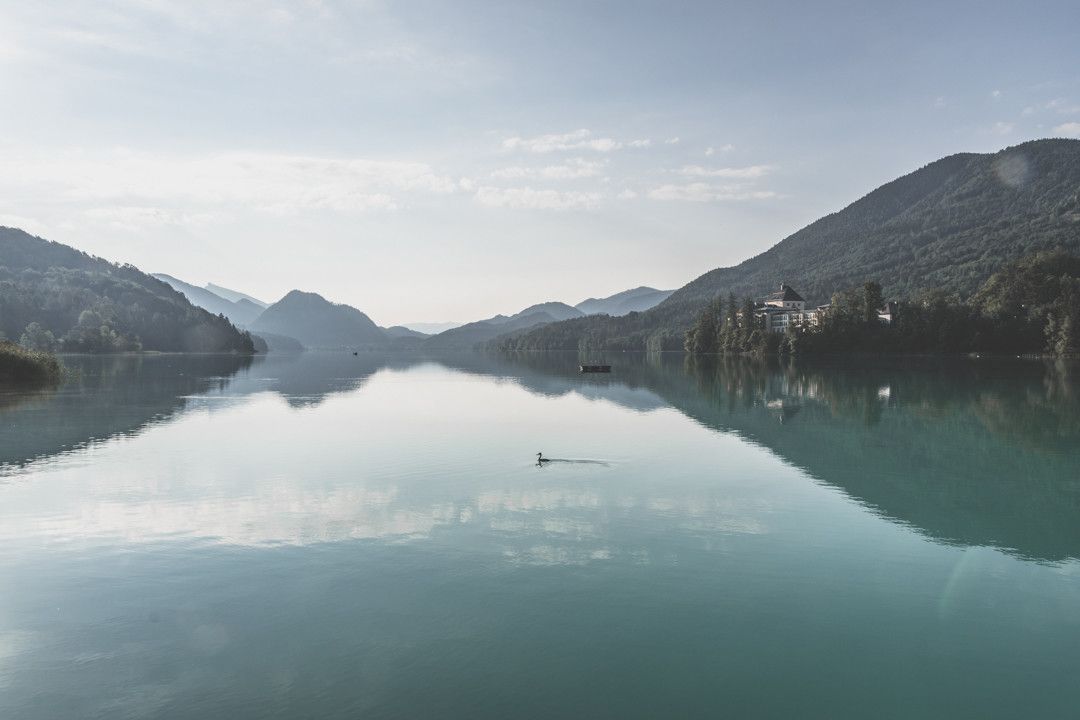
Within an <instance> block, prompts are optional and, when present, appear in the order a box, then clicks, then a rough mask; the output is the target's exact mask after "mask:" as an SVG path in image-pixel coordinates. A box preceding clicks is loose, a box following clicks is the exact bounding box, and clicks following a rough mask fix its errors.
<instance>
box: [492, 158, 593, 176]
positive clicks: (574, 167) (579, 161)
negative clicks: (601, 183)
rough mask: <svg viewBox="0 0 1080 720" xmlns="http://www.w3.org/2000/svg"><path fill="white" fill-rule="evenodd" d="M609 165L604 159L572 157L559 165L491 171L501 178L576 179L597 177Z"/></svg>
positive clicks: (513, 167)
mask: <svg viewBox="0 0 1080 720" xmlns="http://www.w3.org/2000/svg"><path fill="white" fill-rule="evenodd" d="M606 165H607V163H606V162H603V161H595V160H586V159H584V158H572V159H569V160H567V161H566V162H563V163H560V164H558V165H547V166H545V167H538V168H527V167H520V166H510V167H505V168H499V169H498V170H494V171H492V172H491V177H493V178H496V179H500V180H518V179H521V178H527V177H539V178H544V179H545V180H575V179H580V178H590V177H596V176H597V175H599V174H600V173H601V171H602V170H603V169H604V167H605V166H606Z"/></svg>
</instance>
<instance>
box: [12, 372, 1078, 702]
mask: <svg viewBox="0 0 1080 720" xmlns="http://www.w3.org/2000/svg"><path fill="white" fill-rule="evenodd" d="M609 361H611V362H613V364H614V368H613V370H614V371H613V373H612V374H611V375H592V376H583V375H580V374H578V373H577V371H576V370H577V367H576V366H577V359H576V358H573V357H527V358H523V359H520V360H517V361H511V360H504V359H497V358H490V357H482V356H478V355H477V356H470V355H464V356H458V357H451V358H438V359H424V360H421V359H418V358H412V357H408V356H396V357H395V356H388V357H382V356H375V355H359V356H353V355H351V354H306V355H300V356H293V357H290V356H270V357H268V358H259V359H256V360H254V361H251V360H245V359H240V358H229V357H180V356H158V357H154V356H147V357H114V358H67V363H68V364H69V365H73V366H78V367H81V369H82V372H81V376H80V377H79V378H78V379H76V380H73V381H71V382H69V383H68V384H67V385H65V386H64V387H62V388H60V389H59V390H56V391H52V392H45V393H38V394H17V393H11V392H9V393H4V394H0V433H2V434H0V717H3V718H13V719H18V720H37V719H38V718H41V719H48V720H55V719H64V718H80V719H81V718H110V719H112V718H218V717H220V718H229V719H230V720H238V719H241V718H278V717H279V718H459V717H460V718H552V717H559V718H605V717H607V718H667V717H672V718H674V717H679V718H696V717H709V718H715V717H731V718H967V717H971V718H1018V717H1026V718H1036V717H1038V718H1072V717H1077V713H1078V712H1080V710H1078V708H1080V674H1078V668H1080V368H1077V367H1075V366H1072V365H1067V364H1049V363H1040V362H1020V361H1015V362H1001V361H985V360H983V361H970V362H968V361H954V362H948V363H946V362H931V361H919V362H908V363H906V364H899V363H889V362H880V361H867V362H866V363H864V364H862V365H854V364H850V365H845V366H841V365H829V364H816V365H815V364H807V363H799V364H783V365H772V366H764V365H760V364H755V363H751V362H727V363H715V362H714V363H697V364H694V363H688V362H687V361H685V360H684V359H683V358H681V357H663V358H646V357H638V356H628V355H627V356H623V355H618V356H615V358H613V359H612V358H609ZM538 451H543V453H544V455H545V456H546V457H550V458H555V459H556V461H555V462H551V463H548V464H545V465H544V466H537V465H536V464H535V455H536V453H537V452H538ZM569 461H574V462H569Z"/></svg>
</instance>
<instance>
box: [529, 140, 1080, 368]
mask: <svg viewBox="0 0 1080 720" xmlns="http://www.w3.org/2000/svg"><path fill="white" fill-rule="evenodd" d="M1051 248H1063V249H1065V250H1068V251H1070V252H1073V253H1076V252H1078V251H1080V140H1064V139H1056V140H1036V141H1032V142H1028V143H1024V144H1022V145H1017V146H1015V147H1011V148H1007V149H1005V150H1002V151H1000V152H997V153H993V154H971V153H965V154H959V155H951V156H949V157H946V158H943V159H941V160H938V161H936V162H933V163H931V164H929V165H927V166H926V167H923V168H921V169H919V170H916V171H915V172H913V173H911V174H909V175H905V176H904V177H901V178H899V179H897V180H894V181H892V182H890V183H888V184H886V185H883V186H882V187H880V188H878V189H877V190H874V191H873V192H871V193H870V194H868V195H866V196H865V197H863V198H861V199H860V200H857V201H856V202H854V203H852V204H851V205H849V206H847V207H846V208H844V209H843V210H841V211H839V212H836V213H833V214H831V215H827V216H825V217H823V218H821V219H820V220H817V221H816V222H814V223H811V224H810V225H808V226H806V227H805V228H803V229H802V230H799V231H798V232H796V233H794V234H793V235H790V236H789V237H787V238H785V239H784V240H782V241H780V242H779V243H777V244H776V245H775V246H773V247H772V248H770V249H769V250H767V251H766V252H764V253H762V254H760V255H758V256H756V257H753V258H750V259H749V260H746V261H745V262H743V263H740V264H739V265H736V266H734V267H728V268H718V269H716V270H713V271H711V272H708V273H706V274H704V275H702V276H701V277H699V278H697V279H696V280H694V281H693V282H691V283H689V284H688V285H686V286H684V287H682V288H680V289H679V290H677V291H676V292H675V293H674V294H672V295H671V297H669V298H668V299H667V300H665V301H664V302H662V303H661V304H660V305H658V306H656V307H655V308H653V309H651V310H649V311H647V312H644V313H632V314H630V315H628V316H626V317H623V318H604V317H600V318H580V319H576V320H570V321H567V322H563V323H555V324H552V325H548V326H545V327H542V328H538V329H536V330H533V331H531V332H529V333H527V334H526V335H524V336H522V337H519V338H516V339H515V341H514V346H515V348H517V349H542V348H548V349H555V348H559V349H570V348H576V347H578V345H579V344H580V343H581V341H583V340H584V342H585V343H586V344H593V345H595V344H602V345H604V346H607V347H625V348H638V349H640V348H645V347H646V346H648V345H651V346H653V347H657V346H659V345H660V344H661V343H664V344H665V346H671V347H678V346H679V343H680V342H681V338H682V334H683V331H685V329H686V328H687V327H689V325H690V324H691V323H692V322H693V319H694V317H695V316H696V315H697V313H698V312H699V311H700V309H701V308H702V307H703V306H704V305H705V304H706V303H707V302H708V301H709V300H710V299H711V298H713V297H715V296H716V295H718V294H720V295H724V296H726V295H727V294H728V293H735V295H736V296H737V297H740V298H741V297H744V296H755V297H756V296H760V295H763V294H765V293H767V292H768V291H771V290H774V289H775V288H776V287H777V286H779V284H780V283H781V282H786V283H787V284H789V285H791V286H793V287H794V288H795V289H796V290H798V291H799V292H800V293H801V294H802V295H803V296H804V297H805V298H806V300H807V301H808V303H810V304H817V303H823V302H827V301H828V300H829V298H830V296H831V295H832V293H833V292H835V291H838V290H842V289H845V288H848V287H852V286H854V285H858V284H861V283H862V282H863V281H865V280H868V279H873V280H877V281H878V282H880V283H881V285H882V288H883V291H884V294H885V297H886V298H888V299H894V298H895V299H902V298H911V297H913V296H915V295H917V294H919V292H920V291H923V290H929V289H935V290H943V291H945V292H946V293H955V294H957V295H959V296H961V297H967V296H968V295H970V294H971V293H973V292H974V291H975V290H976V289H977V288H978V287H979V286H980V285H981V284H982V282H983V281H985V280H986V279H987V278H988V277H989V276H990V275H991V274H992V273H993V272H994V271H995V270H997V269H998V268H1000V267H1001V266H1003V265H1004V264H1005V263H1007V262H1009V261H1011V260H1015V259H1017V258H1020V257H1022V256H1025V255H1029V254H1031V253H1033V252H1035V251H1038V250H1046V249H1051Z"/></svg>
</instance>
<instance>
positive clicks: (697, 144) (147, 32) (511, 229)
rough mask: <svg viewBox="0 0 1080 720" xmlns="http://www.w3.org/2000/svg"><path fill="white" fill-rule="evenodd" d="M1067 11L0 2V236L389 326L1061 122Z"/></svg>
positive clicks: (626, 277) (784, 223) (872, 183)
mask: <svg viewBox="0 0 1080 720" xmlns="http://www.w3.org/2000/svg"><path fill="white" fill-rule="evenodd" d="M1078 68H1080V3H1077V2H1075V0H1072V1H1071V2H1054V1H1053V0H1049V1H1047V2H1040V3H1038V4H1024V3H1016V2H995V1H993V0H984V1H982V2H941V1H940V0H938V1H937V2H921V1H919V0H913V1H910V2H904V3H895V2H890V3H872V2H815V3H803V2H770V1H769V0H758V1H756V2H708V3H673V2H634V1H633V0H623V1H620V2H585V1H580V0H579V1H576V2H561V1H559V0H550V1H545V2H533V1H530V2H515V1H513V0H497V1H492V2H470V1H468V0H462V1H459V2H453V3H451V2H426V1H416V2H413V1H409V0H400V1H398V2H377V1H374V0H372V1H367V0H362V1H358V2H335V1H332V0H324V1H318V0H308V1H306V2H305V1H302V0H297V1H294V2H255V1H246V0H235V1H230V2H221V1H220V0H218V1H216V2H199V1H198V0H192V1H186V2H170V1H168V0H96V1H95V2H93V3H88V2H83V1H82V0H56V1H55V2H49V3H31V2H22V1H18V2H16V1H13V0H0V93H2V95H0V97H3V103H2V105H0V162H2V166H0V167H2V172H0V225H10V226H15V227H21V228H23V229H25V230H27V231H29V232H32V233H34V234H38V235H41V236H43V237H46V238H48V239H50V240H56V241H58V242H62V243H66V244H69V245H73V246H75V247H78V248H79V249H82V250H86V251H87V252H90V253H92V254H95V255H99V256H101V257H105V258H107V259H110V260H113V261H117V262H130V263H133V264H135V265H137V266H138V267H139V268H141V269H142V270H145V271H147V272H164V273H168V274H170V275H174V276H176V277H179V278H181V279H183V280H186V281H188V282H192V283H194V284H198V285H201V284H204V283H206V282H214V283H217V284H220V285H224V286H226V287H231V288H235V289H237V290H241V291H244V292H247V293H250V294H252V295H254V296H256V297H259V298H261V299H263V300H266V301H273V300H276V299H277V298H279V297H281V296H283V295H284V294H285V293H287V292H288V291H289V290H291V289H294V288H298V289H302V290H307V291H312V292H318V293H320V294H322V295H323V296H325V297H326V298H328V299H330V300H332V301H334V302H343V303H348V304H350V305H353V306H355V307H358V308H360V309H361V310H363V311H365V312H366V313H368V314H369V315H370V316H371V317H372V319H373V320H375V321H376V322H377V323H379V324H380V325H384V326H385V325H393V324H401V323H409V322H421V321H426V322H442V321H450V320H455V321H459V322H460V321H468V320H474V319H478V318H483V317H488V316H491V315H494V314H495V313H507V314H509V313H513V312H516V311H518V310H520V309H522V308H524V307H526V306H527V305H530V304H533V303H537V302H544V301H549V300H560V301H564V302H569V303H577V302H579V301H581V300H583V299H585V298H587V297H601V296H605V295H609V294H612V293H615V292H618V291H620V290H624V289H627V288H631V287H636V286H639V285H650V286H653V287H657V288H662V289H671V288H677V287H679V286H681V285H683V284H685V283H687V282H689V281H690V280H692V279H693V278H695V277H697V276H699V275H701V274H702V273H704V272H707V271H708V270H710V269H712V268H715V267H719V266H725V265H732V264H736V263H738V262H740V261H742V260H744V259H746V258H748V257H751V256H753V255H756V254H758V253H760V252H762V251H764V250H766V249H767V248H768V247H770V246H771V245H773V244H775V243H776V242H778V241H779V240H781V239H783V238H784V237H785V236H787V235H788V234H790V233H792V232H794V231H795V230H798V229H799V228H800V227H802V226H804V225H806V224H807V223H809V222H812V221H813V220H815V219H817V218H818V217H820V216H822V215H824V214H827V213H830V212H835V211H836V210H839V209H841V208H843V207H844V206H845V205H847V204H848V203H850V202H852V201H854V200H856V199H858V198H859V197H860V196H862V195H864V194H866V193H867V192H869V191H870V190H872V189H874V188H875V187H877V186H879V185H881V184H883V183H885V182H888V181H890V180H892V179H894V178H896V177H898V176H900V175H903V174H905V173H908V172H911V171H913V170H915V169H917V168H919V167H921V166H923V165H925V164H927V163H928V162H932V161H933V160H936V159H938V158H940V157H943V156H945V155H949V154H952V153H956V152H992V151H995V150H999V149H1001V148H1004V147H1007V146H1010V145H1015V144H1017V143H1020V142H1023V141H1025V140H1031V139H1035V138H1041V137H1080V70H1078Z"/></svg>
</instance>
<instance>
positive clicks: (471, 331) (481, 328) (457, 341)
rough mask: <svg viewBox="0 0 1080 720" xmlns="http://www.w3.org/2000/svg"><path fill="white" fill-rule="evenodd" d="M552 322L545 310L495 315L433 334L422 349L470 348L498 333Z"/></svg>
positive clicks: (494, 336)
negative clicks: (526, 313)
mask: <svg viewBox="0 0 1080 720" xmlns="http://www.w3.org/2000/svg"><path fill="white" fill-rule="evenodd" d="M553 322H556V320H555V318H554V317H552V316H551V315H548V314H547V313H546V312H538V313H530V314H528V315H522V314H520V313H518V314H516V315H512V316H510V317H507V316H505V315H496V316H495V317H494V318H490V319H488V320H479V321H477V322H472V323H467V324H465V325H462V326H461V327H456V328H454V329H452V330H447V331H446V332H442V333H439V334H438V335H433V336H432V337H431V338H429V339H428V340H427V342H425V343H424V349H427V350H450V349H456V350H464V349H471V348H473V347H474V346H476V345H478V344H481V343H486V342H488V341H490V340H494V339H495V338H497V337H499V336H500V335H505V334H507V333H513V332H515V331H518V330H526V329H528V328H533V327H536V326H537V325H545V324H548V323H553Z"/></svg>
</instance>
